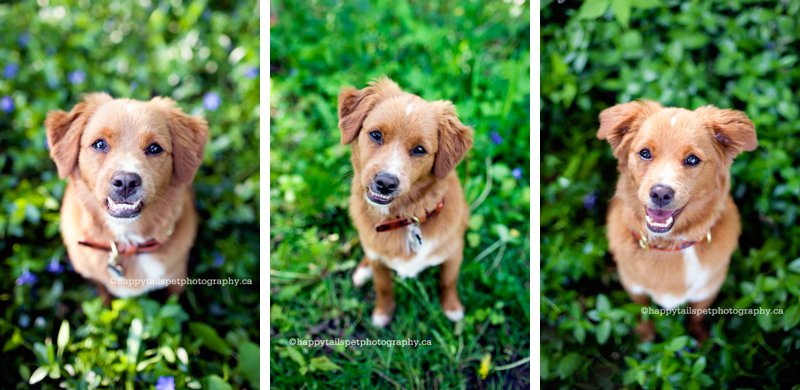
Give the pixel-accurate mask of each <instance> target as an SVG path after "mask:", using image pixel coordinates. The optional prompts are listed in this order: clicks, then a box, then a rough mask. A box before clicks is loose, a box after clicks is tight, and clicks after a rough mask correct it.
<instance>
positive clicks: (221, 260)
mask: <svg viewBox="0 0 800 390" xmlns="http://www.w3.org/2000/svg"><path fill="white" fill-rule="evenodd" d="M213 264H214V267H215V268H219V267H222V265H223V264H225V256H222V255H221V254H219V252H216V253H214V263H213Z"/></svg>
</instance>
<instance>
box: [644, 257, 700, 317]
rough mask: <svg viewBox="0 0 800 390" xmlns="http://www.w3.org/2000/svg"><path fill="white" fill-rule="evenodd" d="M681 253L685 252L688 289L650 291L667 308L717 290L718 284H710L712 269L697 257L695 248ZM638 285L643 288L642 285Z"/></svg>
mask: <svg viewBox="0 0 800 390" xmlns="http://www.w3.org/2000/svg"><path fill="white" fill-rule="evenodd" d="M681 253H682V254H683V273H684V275H683V276H684V281H685V283H686V291H685V292H684V293H683V294H679V295H672V294H659V295H654V294H652V292H650V291H648V293H649V294H650V296H651V297H652V299H653V301H654V302H655V303H657V304H658V305H659V306H661V307H663V308H665V309H674V308H676V307H678V306H680V305H683V304H684V303H686V302H687V301H691V302H699V301H702V300H705V299H707V298H708V297H710V296H711V294H712V293H714V292H716V288H715V287H716V286H709V285H708V283H709V281H710V279H711V270H709V269H708V268H705V267H703V265H702V264H700V258H698V257H697V252H696V251H695V248H694V247H688V248H686V249H684V250H683V251H681ZM636 287H638V288H641V287H640V286H636Z"/></svg>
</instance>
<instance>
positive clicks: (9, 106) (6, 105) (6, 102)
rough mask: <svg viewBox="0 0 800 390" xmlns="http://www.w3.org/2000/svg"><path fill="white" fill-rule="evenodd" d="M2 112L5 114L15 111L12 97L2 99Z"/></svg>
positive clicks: (0, 104) (0, 105)
mask: <svg viewBox="0 0 800 390" xmlns="http://www.w3.org/2000/svg"><path fill="white" fill-rule="evenodd" d="M0 110H3V111H5V112H11V111H14V99H12V98H11V96H3V98H2V99H0Z"/></svg>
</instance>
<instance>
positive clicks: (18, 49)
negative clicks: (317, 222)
mask: <svg viewBox="0 0 800 390" xmlns="http://www.w3.org/2000/svg"><path fill="white" fill-rule="evenodd" d="M0 26H2V30H3V33H2V34H0V72H1V73H0V194H1V195H0V259H2V261H1V262H0V275H2V276H3V277H2V278H0V313H2V315H0V366H2V367H3V370H2V371H0V388H27V383H28V382H29V381H32V382H36V381H39V382H38V384H39V385H41V384H44V385H45V386H46V387H48V388H55V387H56V386H57V385H59V384H60V385H64V386H67V387H69V388H76V387H80V388H96V387H98V386H100V387H108V386H112V387H123V386H124V387H125V388H131V389H132V388H152V387H153V386H157V388H159V389H169V388H185V387H191V388H199V386H201V385H202V386H205V387H210V388H228V387H229V386H232V387H247V388H253V387H258V376H259V373H258V350H259V346H258V344H257V343H258V338H259V332H258V309H257V307H258V300H259V297H258V285H259V278H258V268H259V266H258V250H257V248H258V239H259V237H258V223H259V221H258V208H259V200H258V199H259V197H258V194H259V180H260V178H259V164H258V161H259V148H258V144H259V133H258V118H259V115H258V108H259V100H258V99H259V77H260V76H259V73H258V67H259V59H258V55H259V42H258V38H259V18H258V6H257V3H256V2H254V1H213V2H212V1H180V0H171V1H149V0H146V1H136V2H119V1H110V0H103V1H91V2H90V1H78V2H74V1H55V0H52V1H48V0H40V1H38V2H33V1H26V2H18V3H12V4H0ZM93 91H106V92H109V93H110V94H111V95H113V96H115V97H129V98H135V99H142V100H147V99H150V98H151V97H152V96H156V95H161V96H169V97H171V98H173V99H174V100H176V101H177V102H178V105H179V106H180V107H181V108H182V109H183V110H184V111H186V112H188V113H191V114H194V115H200V116H204V117H205V118H206V119H207V120H208V122H209V127H210V132H211V140H210V143H209V144H208V146H207V148H206V152H205V160H204V164H203V165H202V167H201V168H200V171H199V172H198V175H197V178H196V180H195V189H196V198H197V201H196V204H197V207H198V209H199V212H200V215H201V218H200V221H201V226H200V230H199V233H198V238H197V241H196V244H195V247H194V250H193V251H192V254H191V256H190V257H191V260H190V266H189V267H190V268H189V277H193V278H227V277H230V278H250V279H252V281H253V284H252V285H250V286H246V287H241V286H240V287H238V288H234V287H194V288H192V287H189V288H187V289H186V292H185V293H184V294H183V295H182V296H181V297H180V301H177V300H175V299H174V298H173V299H170V300H168V301H166V302H164V300H163V299H161V300H159V299H157V297H155V296H154V297H151V298H148V297H139V298H136V299H120V300H115V301H114V302H113V304H112V305H111V306H110V307H104V306H102V305H101V302H100V300H99V298H97V297H96V293H95V292H94V289H93V288H92V287H90V285H89V283H88V282H86V281H84V280H83V279H82V278H81V277H80V276H79V275H78V274H76V273H74V272H73V271H71V268H70V266H69V265H68V263H67V260H66V254H65V251H64V249H63V245H62V243H61V237H60V235H59V233H58V226H59V215H58V210H59V207H60V199H61V196H62V194H63V191H64V181H62V180H59V179H58V177H57V175H56V169H55V165H54V164H53V162H52V161H51V160H50V158H49V156H48V150H47V147H46V142H45V129H44V125H43V123H44V119H45V116H46V114H47V112H48V111H50V110H56V109H61V110H69V109H71V108H72V106H73V105H75V104H76V103H77V102H78V101H79V100H80V95H81V94H83V93H88V92H93Z"/></svg>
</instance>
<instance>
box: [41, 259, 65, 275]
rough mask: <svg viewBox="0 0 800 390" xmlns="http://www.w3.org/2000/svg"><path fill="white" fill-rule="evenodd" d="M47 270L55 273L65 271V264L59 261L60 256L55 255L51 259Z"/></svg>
mask: <svg viewBox="0 0 800 390" xmlns="http://www.w3.org/2000/svg"><path fill="white" fill-rule="evenodd" d="M45 270H46V271H47V272H50V273H53V274H60V273H62V272H64V266H63V265H61V262H59V261H58V257H56V256H53V258H52V259H50V264H47V267H46V268H45Z"/></svg>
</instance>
